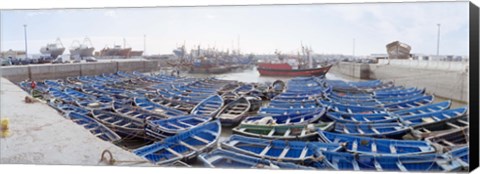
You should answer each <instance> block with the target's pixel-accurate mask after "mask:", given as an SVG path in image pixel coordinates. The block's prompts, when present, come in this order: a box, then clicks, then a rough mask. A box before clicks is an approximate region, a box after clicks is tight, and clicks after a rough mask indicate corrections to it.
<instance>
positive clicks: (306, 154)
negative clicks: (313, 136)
mask: <svg viewBox="0 0 480 174" xmlns="http://www.w3.org/2000/svg"><path fill="white" fill-rule="evenodd" d="M221 147H222V148H224V149H227V150H232V151H235V152H239V153H242V154H246V155H250V156H255V157H258V158H266V159H270V160H278V161H288V162H303V163H309V162H312V161H315V160H316V157H315V151H316V150H320V149H321V150H326V151H338V150H340V149H341V148H342V147H341V146H340V145H339V144H335V143H321V142H305V141H285V140H266V139H261V138H251V137H245V136H241V135H232V136H230V137H229V139H228V140H226V141H224V142H222V143H221Z"/></svg>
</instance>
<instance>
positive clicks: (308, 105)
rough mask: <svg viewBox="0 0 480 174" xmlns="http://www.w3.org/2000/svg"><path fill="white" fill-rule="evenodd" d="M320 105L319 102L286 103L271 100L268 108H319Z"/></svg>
mask: <svg viewBox="0 0 480 174" xmlns="http://www.w3.org/2000/svg"><path fill="white" fill-rule="evenodd" d="M319 106H320V105H319V104H318V103H317V100H301V101H285V100H277V99H274V100H271V101H270V103H269V104H268V106H267V107H271V108H317V107H319Z"/></svg>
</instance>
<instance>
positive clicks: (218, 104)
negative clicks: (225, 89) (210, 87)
mask: <svg viewBox="0 0 480 174" xmlns="http://www.w3.org/2000/svg"><path fill="white" fill-rule="evenodd" d="M222 107H223V99H222V97H221V96H219V95H212V96H210V97H208V98H206V99H205V100H203V101H202V102H200V103H199V104H198V105H197V106H195V107H194V108H193V109H192V112H191V114H193V115H201V116H210V117H212V116H214V115H215V114H216V113H217V112H218V111H220V109H222Z"/></svg>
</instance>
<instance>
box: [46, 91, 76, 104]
mask: <svg viewBox="0 0 480 174" xmlns="http://www.w3.org/2000/svg"><path fill="white" fill-rule="evenodd" d="M48 93H49V94H50V96H52V97H53V98H55V100H60V101H63V102H64V103H73V102H75V99H74V98H73V97H71V96H70V95H68V94H65V92H63V91H61V90H59V89H56V88H48Z"/></svg>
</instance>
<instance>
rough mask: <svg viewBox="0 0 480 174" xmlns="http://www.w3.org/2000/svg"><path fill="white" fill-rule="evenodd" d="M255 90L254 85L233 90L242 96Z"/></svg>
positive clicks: (246, 85)
mask: <svg viewBox="0 0 480 174" xmlns="http://www.w3.org/2000/svg"><path fill="white" fill-rule="evenodd" d="M253 89H255V88H254V86H253V85H252V84H245V85H241V86H239V87H237V88H235V89H234V90H233V92H234V93H237V94H240V95H242V94H247V93H249V92H250V91H252V90H253Z"/></svg>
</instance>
